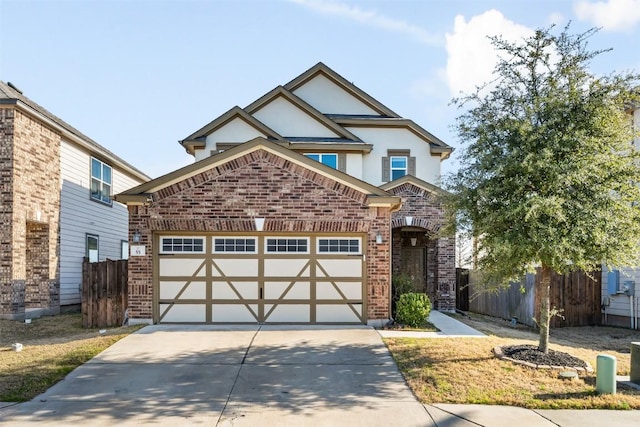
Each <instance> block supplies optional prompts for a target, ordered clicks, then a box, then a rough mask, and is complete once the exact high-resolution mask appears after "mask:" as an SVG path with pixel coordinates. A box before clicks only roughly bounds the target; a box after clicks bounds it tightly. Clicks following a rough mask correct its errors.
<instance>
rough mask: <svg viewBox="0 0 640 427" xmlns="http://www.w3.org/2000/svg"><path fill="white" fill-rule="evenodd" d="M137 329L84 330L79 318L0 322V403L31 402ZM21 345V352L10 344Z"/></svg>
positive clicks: (78, 315)
mask: <svg viewBox="0 0 640 427" xmlns="http://www.w3.org/2000/svg"><path fill="white" fill-rule="evenodd" d="M138 329H140V326H132V327H122V328H108V329H107V330H106V332H105V333H104V334H101V333H100V332H99V330H97V329H83V328H82V317H81V315H80V314H61V315H58V316H50V317H43V318H39V319H33V321H32V322H31V323H30V324H25V323H24V322H17V321H10V320H0V401H1V402H24V401H27V400H31V399H33V398H34V397H35V396H37V395H38V394H40V393H42V392H44V391H45V390H47V389H48V388H49V387H51V386H52V385H54V384H55V383H57V382H58V381H60V380H61V379H63V378H64V377H65V376H66V375H67V374H68V373H69V372H71V371H73V370H74V369H75V368H76V367H78V366H79V365H82V364H83V363H85V362H87V361H88V360H90V359H91V358H92V357H94V356H95V355H97V354H98V353H100V352H101V351H103V350H105V349H106V348H108V347H109V346H111V345H112V344H113V343H115V342H116V341H118V340H120V339H121V338H124V337H125V336H127V335H129V334H130V333H132V332H134V331H136V330H138ZM16 342H19V343H21V344H22V345H23V350H22V351H20V352H16V351H13V349H12V348H11V344H13V343H16Z"/></svg>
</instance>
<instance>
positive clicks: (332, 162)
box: [305, 153, 338, 169]
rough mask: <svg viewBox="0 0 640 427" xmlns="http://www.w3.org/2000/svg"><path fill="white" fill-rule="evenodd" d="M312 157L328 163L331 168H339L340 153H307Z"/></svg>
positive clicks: (317, 160) (324, 163)
mask: <svg viewBox="0 0 640 427" xmlns="http://www.w3.org/2000/svg"><path fill="white" fill-rule="evenodd" d="M305 156H307V157H308V158H310V159H313V160H315V161H316V162H320V163H322V164H323V165H327V166H329V167H330V168H334V169H338V155H337V154H326V153H310V154H305Z"/></svg>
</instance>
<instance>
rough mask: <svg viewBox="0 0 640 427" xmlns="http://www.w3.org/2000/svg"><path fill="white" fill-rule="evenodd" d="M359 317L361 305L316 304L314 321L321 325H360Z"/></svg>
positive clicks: (360, 315)
mask: <svg viewBox="0 0 640 427" xmlns="http://www.w3.org/2000/svg"><path fill="white" fill-rule="evenodd" d="M354 311H355V313H354ZM361 317H362V304H351V305H346V304H318V305H317V306H316V321H317V322H321V323H333V322H337V323H338V322H342V323H362V319H361Z"/></svg>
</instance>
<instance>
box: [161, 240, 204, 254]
mask: <svg viewBox="0 0 640 427" xmlns="http://www.w3.org/2000/svg"><path fill="white" fill-rule="evenodd" d="M160 245H161V248H162V249H161V253H163V254H175V253H204V238H202V237H163V238H161V239H160Z"/></svg>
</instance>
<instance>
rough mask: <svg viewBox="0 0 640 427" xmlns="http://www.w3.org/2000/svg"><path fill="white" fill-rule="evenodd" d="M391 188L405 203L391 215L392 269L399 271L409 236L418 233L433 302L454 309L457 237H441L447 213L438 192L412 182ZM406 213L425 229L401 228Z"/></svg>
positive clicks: (444, 308)
mask: <svg viewBox="0 0 640 427" xmlns="http://www.w3.org/2000/svg"><path fill="white" fill-rule="evenodd" d="M389 192H390V193H392V194H394V195H396V196H399V197H400V198H401V199H402V207H401V208H400V210H399V211H397V212H394V213H393V214H392V216H391V227H392V229H393V249H392V251H393V272H394V273H400V270H401V265H402V261H401V258H400V257H401V248H402V246H403V245H407V241H406V240H407V239H409V238H410V237H415V238H416V239H417V243H416V246H422V247H425V248H426V251H427V265H426V269H427V271H426V285H427V294H428V295H429V298H430V299H431V301H432V302H433V306H434V307H435V308H437V309H439V310H446V311H450V310H455V306H456V303H455V301H456V300H455V294H456V292H455V278H456V276H455V238H454V237H439V232H440V230H441V228H442V227H443V225H444V221H445V216H444V208H443V206H442V204H441V203H440V201H439V200H438V197H437V195H436V194H434V193H433V192H431V191H427V190H425V189H423V188H420V187H418V186H415V185H413V184H411V183H404V184H401V185H399V186H397V187H395V188H393V189H391V190H389ZM407 216H410V217H412V218H413V220H412V224H411V226H412V227H415V228H419V229H423V230H424V231H423V232H417V231H415V232H401V231H400V229H401V228H402V227H405V226H406V225H407V224H406V220H405V217H407ZM403 233H404V234H405V236H403ZM425 235H426V236H425Z"/></svg>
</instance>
